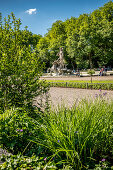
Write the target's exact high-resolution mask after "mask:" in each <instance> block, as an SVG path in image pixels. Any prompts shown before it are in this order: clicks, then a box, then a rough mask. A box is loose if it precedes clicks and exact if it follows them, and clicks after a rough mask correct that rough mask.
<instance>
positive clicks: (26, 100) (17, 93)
mask: <svg viewBox="0 0 113 170" xmlns="http://www.w3.org/2000/svg"><path fill="white" fill-rule="evenodd" d="M20 25H21V21H20V19H16V18H15V16H14V14H13V13H11V15H9V16H8V19H6V18H5V19H4V22H3V23H2V19H1V20H0V107H1V110H4V109H7V108H9V107H10V106H16V107H22V106H27V107H28V106H32V100H33V98H34V97H35V96H37V95H39V94H40V93H43V92H44V91H46V88H45V87H44V85H43V83H41V82H40V81H39V76H40V75H41V72H42V63H41V62H40V58H39V57H38V56H37V54H36V52H35V51H34V50H31V46H30V45H26V44H25V45H23V43H22V39H23V37H22V36H21V31H20ZM23 32H24V31H23ZM22 35H23V34H22Z"/></svg>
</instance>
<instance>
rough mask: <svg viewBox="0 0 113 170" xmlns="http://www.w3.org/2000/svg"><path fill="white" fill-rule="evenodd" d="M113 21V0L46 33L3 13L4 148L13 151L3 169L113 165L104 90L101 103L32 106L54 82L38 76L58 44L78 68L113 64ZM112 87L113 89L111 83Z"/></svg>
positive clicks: (0, 134) (0, 131)
mask: <svg viewBox="0 0 113 170" xmlns="http://www.w3.org/2000/svg"><path fill="white" fill-rule="evenodd" d="M112 24H113V3H112V2H111V1H110V2H109V3H107V4H105V5H104V7H102V8H100V9H98V10H96V11H94V12H93V13H92V14H89V15H88V14H83V15H80V17H79V18H74V17H72V18H71V19H68V20H66V21H65V22H62V21H57V22H55V23H54V24H53V26H52V28H51V29H50V30H49V31H48V33H47V34H46V35H45V37H42V36H40V35H33V34H32V33H31V32H29V31H28V30H27V27H26V28H25V30H20V25H21V21H20V19H16V18H15V16H14V14H13V13H12V14H11V15H9V16H8V18H4V20H2V16H1V15H0V66H1V67H0V149H1V148H3V149H6V150H7V151H9V152H10V153H11V154H12V155H10V156H6V155H5V156H3V157H2V158H1V160H2V161H4V163H3V164H2V165H0V169H4V170H6V169H40V170H41V169H51V170H53V169H62V170H71V169H77V170H80V169H95V170H97V169H111V168H113V167H112V161H113V160H112V158H113V152H112V146H113V140H112V139H113V134H112V132H113V125H112V122H113V101H110V100H109V98H107V99H108V100H107V101H106V100H105V99H104V96H106V93H103V92H102V91H101V90H100V93H98V94H96V96H95V98H96V100H95V99H94V100H93V101H92V100H89V99H88V101H86V100H83V101H81V102H80V103H76V104H75V105H74V106H73V107H72V108H65V107H63V106H62V107H61V108H58V109H56V110H53V109H51V108H50V106H49V105H48V101H47V100H46V101H45V103H46V106H47V107H46V108H42V109H41V108H40V106H38V103H39V101H37V102H38V103H37V105H36V106H35V107H33V100H34V99H35V97H36V96H38V95H40V96H41V95H43V94H44V93H46V92H47V91H48V82H45V81H42V80H39V77H40V75H41V73H42V71H43V68H44V65H45V66H46V67H49V66H50V65H51V63H52V61H53V60H54V59H55V58H56V54H57V52H58V50H59V47H60V46H63V47H64V53H65V59H66V61H67V62H68V63H69V64H70V67H73V69H74V68H75V66H77V67H82V68H83V67H84V68H85V67H86V68H87V67H94V66H95V67H96V66H101V65H105V66H108V65H110V64H111V66H113V57H112V53H113V46H112V37H113V36H112V34H113V27H112ZM90 74H92V73H90ZM60 83H61V85H62V84H63V85H65V86H69V87H73V86H76V87H79V88H80V87H81V88H86V85H87V83H82V84H80V83H75V84H74V83H73V82H69V84H68V83H67V84H66V82H64V83H62V82H60ZM56 85H58V86H59V85H60V84H59V83H58V82H56ZM90 86H92V88H97V89H98V88H99V89H100V88H102V87H100V86H99V85H98V84H90ZM90 86H87V88H90ZM107 87H108V88H110V89H113V84H110V85H109V84H106V85H105V87H104V88H105V89H106V88H107Z"/></svg>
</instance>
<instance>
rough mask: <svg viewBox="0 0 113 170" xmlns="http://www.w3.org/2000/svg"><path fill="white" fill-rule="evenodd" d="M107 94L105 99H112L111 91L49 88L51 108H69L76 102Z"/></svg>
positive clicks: (112, 92)
mask: <svg viewBox="0 0 113 170" xmlns="http://www.w3.org/2000/svg"><path fill="white" fill-rule="evenodd" d="M105 92H107V94H106V96H105V98H106V99H109V98H110V99H113V91H106V90H102V91H101V92H100V91H99V90H90V89H75V88H59V87H51V88H50V91H49V94H50V100H51V104H52V106H53V107H56V106H58V105H61V104H64V105H65V106H69V107H71V106H72V105H73V104H74V103H75V102H78V101H80V100H82V99H84V98H92V99H95V98H96V97H95V94H103V93H105Z"/></svg>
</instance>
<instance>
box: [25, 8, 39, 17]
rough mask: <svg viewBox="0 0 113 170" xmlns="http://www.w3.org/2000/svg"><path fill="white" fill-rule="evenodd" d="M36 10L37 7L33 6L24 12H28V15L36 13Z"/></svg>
mask: <svg viewBox="0 0 113 170" xmlns="http://www.w3.org/2000/svg"><path fill="white" fill-rule="evenodd" d="M36 12H37V9H36V8H34V9H28V10H27V11H25V13H28V14H29V15H32V14H36Z"/></svg>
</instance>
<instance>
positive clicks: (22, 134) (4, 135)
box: [0, 108, 41, 155]
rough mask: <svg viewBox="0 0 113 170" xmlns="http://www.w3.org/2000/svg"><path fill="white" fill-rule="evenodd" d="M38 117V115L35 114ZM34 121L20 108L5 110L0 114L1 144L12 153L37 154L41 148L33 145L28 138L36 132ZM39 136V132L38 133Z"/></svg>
mask: <svg viewBox="0 0 113 170" xmlns="http://www.w3.org/2000/svg"><path fill="white" fill-rule="evenodd" d="M37 119H38V115H37ZM36 123H37V122H36V121H35V120H34V119H33V118H31V117H29V113H28V112H26V111H25V110H24V109H22V108H16V109H10V110H6V111H5V112H4V114H1V115H0V134H1V138H0V141H1V144H2V147H3V148H6V149H7V150H8V151H10V152H11V153H13V154H18V153H24V154H26V155H32V153H36V154H37V155H38V154H39V153H40V152H41V148H40V149H39V147H37V146H36V145H34V144H33V143H32V142H30V140H31V139H32V137H34V136H35V133H38V132H39V130H38V129H37V126H36ZM38 134H39V136H40V137H41V134H40V133H38Z"/></svg>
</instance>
